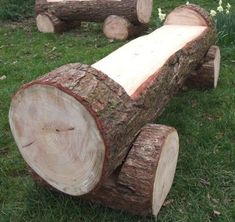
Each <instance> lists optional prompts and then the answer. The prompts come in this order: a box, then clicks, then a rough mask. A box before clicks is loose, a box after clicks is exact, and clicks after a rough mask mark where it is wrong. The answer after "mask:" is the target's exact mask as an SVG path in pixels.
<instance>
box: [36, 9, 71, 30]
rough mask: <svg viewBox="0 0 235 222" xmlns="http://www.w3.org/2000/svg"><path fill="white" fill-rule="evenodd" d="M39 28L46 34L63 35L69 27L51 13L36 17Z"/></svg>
mask: <svg viewBox="0 0 235 222" xmlns="http://www.w3.org/2000/svg"><path fill="white" fill-rule="evenodd" d="M36 24H37V28H38V30H39V31H40V32H44V33H61V32H63V31H65V30H66V29H68V25H67V24H66V23H65V22H63V21H61V20H60V19H58V18H57V17H56V16H54V15H52V14H51V13H44V14H39V15H37V17H36Z"/></svg>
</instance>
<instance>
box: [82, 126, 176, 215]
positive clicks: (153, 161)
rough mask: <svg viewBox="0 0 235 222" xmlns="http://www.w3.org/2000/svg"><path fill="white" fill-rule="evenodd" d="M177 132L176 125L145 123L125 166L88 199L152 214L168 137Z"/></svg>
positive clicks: (135, 212) (112, 206)
mask: <svg viewBox="0 0 235 222" xmlns="http://www.w3.org/2000/svg"><path fill="white" fill-rule="evenodd" d="M173 131H175V129H174V128H171V127H167V126H164V125H155V124H147V125H146V126H144V127H143V128H142V129H141V131H140V134H139V135H138V137H137V139H136V140H135V142H134V143H133V145H132V147H131V150H130V152H129V154H128V156H127V158H126V160H125V162H124V163H123V165H122V167H121V169H118V170H117V171H116V172H114V173H113V174H112V175H111V176H110V177H109V178H108V179H107V180H106V181H104V183H103V184H102V186H101V188H100V189H99V190H98V191H97V192H96V193H91V194H90V195H89V196H86V197H85V198H88V199H90V200H91V201H95V202H98V203H101V204H103V205H105V206H108V207H111V208H114V209H124V210H126V211H129V212H131V213H133V214H139V215H152V214H153V212H152V202H153V185H154V179H155V174H156V170H157V166H158V162H159V158H160V155H161V151H162V147H163V145H164V142H165V138H166V137H167V136H168V135H169V134H170V133H172V132H173Z"/></svg>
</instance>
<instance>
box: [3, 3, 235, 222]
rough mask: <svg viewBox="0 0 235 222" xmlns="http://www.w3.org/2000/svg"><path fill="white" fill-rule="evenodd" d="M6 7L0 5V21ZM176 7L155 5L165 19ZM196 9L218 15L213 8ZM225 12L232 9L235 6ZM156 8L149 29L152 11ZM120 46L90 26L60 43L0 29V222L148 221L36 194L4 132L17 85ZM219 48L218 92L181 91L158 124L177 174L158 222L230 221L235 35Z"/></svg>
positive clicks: (234, 210)
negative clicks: (170, 131)
mask: <svg viewBox="0 0 235 222" xmlns="http://www.w3.org/2000/svg"><path fill="white" fill-rule="evenodd" d="M4 2H7V1H5V0H0V14H1V9H2V8H1V7H2V5H3V3H4ZM10 2H11V1H10ZM29 2H32V1H29ZM154 2H155V1H154ZM159 2H160V1H159ZM181 3H185V1H179V0H177V1H170V0H169V1H168V2H164V3H159V5H160V6H161V7H162V8H163V9H164V10H166V11H169V10H172V9H173V8H174V7H175V6H177V5H179V4H181ZM194 3H199V4H200V5H201V6H203V7H205V8H207V9H210V8H211V7H212V6H213V8H216V7H217V2H216V1H209V0H207V1H202V0H201V1H194ZM230 4H231V5H232V7H234V8H235V0H232V1H230ZM27 7H28V8H29V9H31V8H32V5H28V6H27ZM154 7H155V10H154V16H153V19H152V22H151V29H154V28H155V23H156V12H157V8H158V5H157V3H155V6H154ZM17 13H18V12H17ZM26 14H27V15H28V14H32V12H28V13H26ZM1 18H3V16H2V17H1ZM233 19H235V17H234V16H233ZM234 29H235V28H234ZM124 43H125V42H112V43H111V42H109V41H108V40H107V39H105V38H104V37H103V35H102V33H101V27H100V26H99V25H94V24H84V25H83V27H82V29H80V30H74V31H71V32H68V33H65V34H62V35H54V34H42V33H39V32H38V31H37V30H36V28H35V24H34V21H33V20H28V21H26V22H23V23H11V22H9V21H8V22H5V23H1V24H0V77H1V76H3V75H6V79H5V80H0V222H5V221H35V222H36V221H40V222H44V221H45V222H47V221H48V222H52V221H56V222H59V221H63V222H67V221H72V222H73V221H74V222H78V221H79V222H90V221H98V222H101V221H102V222H110V221H112V222H114V221H115V222H137V221H139V222H140V221H142V222H145V221H146V222H147V221H154V219H153V218H142V217H138V216H132V215H130V214H127V213H125V212H121V211H115V210H111V209H108V208H104V207H102V206H100V205H96V204H90V203H87V202H83V201H80V200H77V199H73V198H71V197H68V196H66V195H63V194H59V193H54V192H51V191H48V190H45V189H43V188H40V187H39V186H37V185H36V184H35V183H34V182H33V180H32V179H31V177H30V176H29V174H28V172H27V170H26V164H25V162H24V160H23V158H22V157H21V156H20V154H19V151H18V149H17V147H16V144H15V142H14V140H13V137H12V135H11V132H10V129H9V124H8V110H9V106H10V102H11V97H12V96H13V95H14V93H15V92H16V91H17V89H19V87H20V86H21V85H22V84H24V83H27V82H29V81H31V80H32V79H35V78H37V77H38V76H40V75H42V74H45V73H47V72H49V71H51V70H53V69H54V68H57V67H59V66H61V65H63V64H66V63H73V62H81V63H87V64H92V63H94V62H95V61H96V60H99V59H100V58H102V57H104V56H105V55H107V54H108V53H110V52H112V51H113V50H114V49H116V48H118V47H120V46H121V45H122V44H124ZM219 45H220V47H221V53H222V68H221V77H220V81H219V85H218V88H217V89H216V90H184V91H181V92H180V93H179V94H178V95H177V96H176V97H175V98H174V99H173V100H172V101H171V103H170V104H169V105H168V106H167V108H166V110H165V112H164V114H163V115H162V117H161V118H160V119H158V120H157V121H156V123H162V124H166V125H170V126H174V127H175V128H176V129H177V130H178V132H179V135H180V156H179V161H178V166H177V172H176V176H175V180H174V184H173V187H172V189H171V192H170V194H169V196H168V198H167V199H168V200H170V201H169V203H170V204H168V205H167V206H165V207H163V208H162V210H161V211H160V214H159V217H158V221H164V222H170V221H172V222H175V221H179V222H183V221H190V222H191V221H192V222H193V221H195V222H198V221H199V222H201V221H202V222H204V221H205V222H207V221H221V222H222V221H226V222H227V221H228V222H234V221H235V35H232V36H227V37H226V38H225V39H224V40H221V41H220V43H219ZM216 211H218V212H219V213H218V212H217V213H216Z"/></svg>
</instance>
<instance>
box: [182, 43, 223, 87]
mask: <svg viewBox="0 0 235 222" xmlns="http://www.w3.org/2000/svg"><path fill="white" fill-rule="evenodd" d="M220 59H221V58H220V49H219V47H218V46H215V45H213V46H211V47H210V49H209V51H208V53H207V54H206V56H205V59H204V62H203V64H201V65H199V66H198V67H197V68H196V70H195V71H193V72H192V74H191V75H190V76H189V78H188V79H187V81H186V83H185V85H186V86H188V87H197V88H216V87H217V84H218V79H219V72H220Z"/></svg>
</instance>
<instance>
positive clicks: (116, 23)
mask: <svg viewBox="0 0 235 222" xmlns="http://www.w3.org/2000/svg"><path fill="white" fill-rule="evenodd" d="M130 25H131V24H130V23H129V22H128V20H127V19H125V18H124V17H120V16H116V15H111V16H109V17H108V18H107V19H106V20H105V21H104V26H103V32H104V34H105V36H106V37H107V38H109V39H116V40H126V39H128V36H129V32H128V28H129V26H130Z"/></svg>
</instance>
